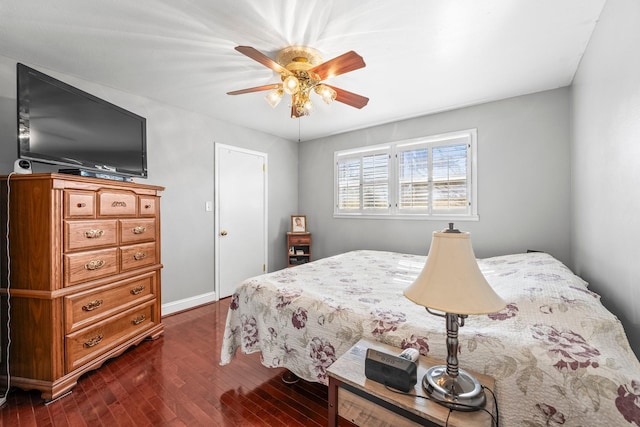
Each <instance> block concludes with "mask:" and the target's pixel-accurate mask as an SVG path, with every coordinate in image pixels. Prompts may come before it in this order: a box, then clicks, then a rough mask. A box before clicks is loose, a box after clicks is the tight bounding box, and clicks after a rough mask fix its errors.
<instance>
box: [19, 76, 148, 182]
mask: <svg viewBox="0 0 640 427" xmlns="http://www.w3.org/2000/svg"><path fill="white" fill-rule="evenodd" d="M17 75H18V82H17V83H18V85H17V88H18V93H17V101H18V105H17V106H18V157H19V158H21V159H27V160H32V161H34V162H42V163H49V164H54V165H60V166H63V167H65V168H70V169H71V170H76V171H88V172H90V173H96V174H97V175H98V176H102V175H103V174H104V175H107V176H109V175H114V176H116V177H117V176H121V177H142V178H146V177H147V152H146V150H147V141H146V119H145V118H144V117H141V116H139V115H137V114H134V113H132V112H131V111H127V110H125V109H123V108H120V107H118V106H117V105H114V104H112V103H110V102H107V101H105V100H103V99H100V98H98V97H96V96H93V95H91V94H89V93H87V92H84V91H82V90H80V89H78V88H75V87H73V86H71V85H68V84H66V83H64V82H61V81H60V80H57V79H55V78H53V77H51V76H48V75H46V74H43V73H41V72H40V71H37V70H34V69H32V68H30V67H27V66H26V65H24V64H18V65H17Z"/></svg>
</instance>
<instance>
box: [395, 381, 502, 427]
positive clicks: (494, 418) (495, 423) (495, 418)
mask: <svg viewBox="0 0 640 427" xmlns="http://www.w3.org/2000/svg"><path fill="white" fill-rule="evenodd" d="M384 386H385V388H386V389H387V390H389V391H392V392H394V393H397V394H402V395H405V396H411V397H419V398H421V399H425V400H430V401H432V402H435V403H437V404H440V403H439V402H438V401H437V400H434V399H431V398H430V397H429V396H423V395H420V394H413V393H406V392H404V391H402V390H397V389H395V388H393V387H391V386H389V385H388V384H385V385H384ZM482 389H483V390H487V391H489V393H491V397H493V407H494V408H495V414H494V413H492V412H490V411H489V410H488V409H486V408H484V407H477V406H471V405H464V404H461V403H457V405H458V406H464V407H467V408H469V409H473V410H479V411H484V412H486V413H487V414H489V416H490V417H491V426H492V427H499V426H500V412H499V411H498V399H497V398H496V395H495V393H494V392H493V390H491V389H490V388H489V387H486V386H482ZM454 411H455V409H453V408H449V413H448V414H447V419H446V421H445V425H444V427H448V426H449V417H450V416H451V413H452V412H454Z"/></svg>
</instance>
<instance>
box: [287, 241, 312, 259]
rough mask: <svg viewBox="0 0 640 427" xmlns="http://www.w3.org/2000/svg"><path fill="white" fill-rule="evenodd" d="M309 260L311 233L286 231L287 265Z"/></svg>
mask: <svg viewBox="0 0 640 427" xmlns="http://www.w3.org/2000/svg"><path fill="white" fill-rule="evenodd" d="M309 261H311V233H292V232H287V267H293V266H294V265H300V264H305V263H307V262H309Z"/></svg>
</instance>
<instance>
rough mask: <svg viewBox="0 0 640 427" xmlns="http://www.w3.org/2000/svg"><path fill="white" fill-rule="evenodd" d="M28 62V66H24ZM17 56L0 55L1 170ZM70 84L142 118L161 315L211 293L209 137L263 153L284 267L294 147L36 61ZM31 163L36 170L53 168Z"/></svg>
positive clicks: (273, 239)
mask: <svg viewBox="0 0 640 427" xmlns="http://www.w3.org/2000/svg"><path fill="white" fill-rule="evenodd" d="M27 65H31V64H27ZM15 66H16V60H15V59H12V58H7V57H3V56H0V174H6V173H9V172H11V171H12V170H13V162H14V160H15V159H16V144H17V142H16V100H15V94H16V72H15ZM34 68H37V69H39V70H41V71H43V72H44V73H46V74H49V75H52V76H53V77H56V78H58V79H60V80H63V81H65V82H67V83H69V84H72V85H74V86H76V87H79V88H80V89H82V90H85V91H87V92H89V93H92V94H94V95H96V96H98V97H100V98H103V99H106V100H107V101H110V102H112V103H114V104H116V105H120V106H122V107H123V108H126V109H128V110H131V111H133V112H135V113H137V114H140V115H142V116H144V117H146V118H147V148H148V169H149V178H148V179H147V180H144V179H140V180H137V181H139V182H141V183H149V184H156V185H162V186H164V187H166V190H165V192H164V193H163V196H162V205H161V210H162V262H163V264H164V269H163V272H162V303H163V306H164V307H165V310H164V312H167V311H173V310H177V309H184V308H188V307H189V306H193V305H197V304H199V303H203V302H207V301H208V300H210V298H211V293H212V292H213V291H214V283H213V280H214V272H213V258H214V253H213V250H214V241H213V237H214V234H213V231H214V229H213V226H214V218H213V212H205V201H208V200H210V201H213V200H214V181H213V178H214V173H213V154H214V149H213V147H214V142H219V143H224V144H228V145H235V146H239V147H243V148H247V149H252V150H256V151H261V152H265V153H267V154H268V162H269V171H268V184H269V189H268V191H269V200H268V206H269V212H268V216H269V224H268V233H269V265H268V269H269V271H273V270H276V269H280V268H283V267H284V266H285V265H286V259H285V247H286V243H285V233H286V231H287V230H288V228H289V218H290V215H291V214H292V213H295V212H296V211H297V207H298V204H297V193H298V188H297V186H296V185H292V183H297V180H298V176H297V173H298V170H297V161H298V144H297V143H296V142H291V141H287V140H284V139H282V138H278V137H274V136H271V135H267V134H263V133H260V132H255V131H251V130H249V129H245V128H241V127H238V126H234V125H230V124H228V123H225V122H221V121H219V120H215V119H212V118H209V117H205V116H203V115H200V114H196V113H193V112H189V111H185V110H181V109H178V108H174V107H171V106H168V105H165V104H161V103H158V102H155V101H153V100H150V99H147V98H143V97H140V96H137V95H132V94H128V93H124V92H121V91H117V90H114V89H111V88H108V87H104V86H100V85H97V84H93V83H91V82H87V81H83V80H80V79H77V78H75V77H73V76H65V75H61V74H59V73H56V72H55V71H53V70H47V69H44V68H42V67H38V66H34ZM56 170H57V168H55V167H51V166H49V165H40V164H34V172H50V171H56Z"/></svg>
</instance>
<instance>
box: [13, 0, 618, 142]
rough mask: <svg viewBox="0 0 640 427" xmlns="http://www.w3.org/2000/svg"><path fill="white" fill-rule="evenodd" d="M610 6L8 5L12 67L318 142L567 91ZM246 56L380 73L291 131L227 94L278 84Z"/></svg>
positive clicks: (317, 2)
mask: <svg viewBox="0 0 640 427" xmlns="http://www.w3.org/2000/svg"><path fill="white" fill-rule="evenodd" d="M605 1H606V0H397V1H391V0H297V1H296V0H252V1H247V0H55V1H53V0H48V1H47V0H0V55H4V56H8V57H10V58H15V59H16V60H18V61H23V62H26V63H28V64H29V65H34V66H35V68H38V67H42V68H44V69H49V70H54V71H57V72H60V73H63V74H67V75H73V76H76V77H79V78H82V79H84V80H88V81H91V82H94V83H99V84H102V85H105V86H109V87H113V88H117V89H120V90H123V91H126V92H130V93H135V94H137V95H142V96H144V97H147V98H151V99H154V100H157V101H160V102H163V103H166V104H170V105H174V106H177V107H180V108H184V109H187V110H191V111H196V112H199V113H202V114H206V115H208V116H211V117H215V118H218V119H222V120H225V121H228V122H232V123H236V124H239V125H242V126H245V127H248V128H253V129H257V130H260V131H263V132H267V133H270V134H273V135H278V136H281V137H284V138H287V139H292V140H298V137H299V136H300V137H301V139H302V140H309V139H315V138H318V137H322V136H326V135H332V134H337V133H341V132H345V131H349V130H354V129H359V128H364V127H369V126H372V125H376V124H382V123H388V122H392V121H397V120H401V119H406V118H410V117H416V116H421V115H425V114H430V113H434V112H438V111H444V110H449V109H453V108H459V107H462V106H467V105H473V104H477V103H482V102H487V101H492V100H497V99H503V98H508V97H512V96H517V95H522V94H527V93H533V92H538V91H542V90H547V89H553V88H558V87H563V86H567V85H569V84H571V81H572V79H573V75H574V73H575V71H576V69H577V67H578V64H579V62H580V58H581V57H582V54H583V53H584V51H585V49H586V46H587V44H588V42H589V38H590V36H591V33H592V32H593V30H594V27H595V25H596V22H597V20H598V17H599V15H600V12H601V10H602V8H603V6H604V3H605ZM237 45H249V46H253V47H255V48H256V49H258V50H260V51H261V52H263V53H265V54H267V55H268V56H271V57H272V58H275V54H276V52H277V51H278V50H279V49H281V48H283V47H286V46H290V45H307V46H311V47H314V48H316V49H318V50H319V51H320V52H321V53H322V55H323V59H324V60H325V61H326V60H329V59H331V58H334V57H336V56H338V55H340V54H342V53H344V52H347V51H349V50H354V51H356V52H357V53H359V54H360V55H361V56H362V57H363V58H364V60H365V62H366V64H367V66H366V67H365V68H363V69H360V70H356V71H353V72H351V73H347V74H344V75H341V76H338V77H335V78H333V79H330V80H328V81H327V82H328V83H330V84H332V85H334V86H338V87H340V88H343V89H346V90H348V91H351V92H355V93H358V94H361V95H364V96H367V97H368V98H370V101H369V104H368V105H367V106H366V107H364V108H363V109H362V110H358V109H355V108H352V107H349V106H347V105H344V104H340V103H338V102H334V103H333V104H332V105H329V106H326V105H324V104H323V103H322V102H321V101H320V100H319V99H317V101H316V102H315V103H314V106H315V110H314V113H313V114H312V115H311V116H309V117H303V118H302V119H291V118H289V113H290V111H289V108H288V106H287V105H286V102H285V101H284V100H283V102H282V103H281V104H280V105H279V106H278V107H276V108H275V109H272V108H271V107H269V105H267V103H266V102H265V101H264V100H263V97H264V95H265V94H266V92H258V93H252V94H244V95H237V96H229V95H226V92H228V91H231V90H236V89H243V88H247V87H253V86H259V85H264V84H268V83H275V82H279V78H278V76H277V75H276V74H275V73H273V72H272V71H271V70H269V69H268V68H266V67H264V66H263V65H261V64H259V63H258V62H256V61H253V60H251V59H249V58H248V57H246V56H244V55H242V54H240V53H238V52H236V51H235V50H234V49H233V48H234V47H235V46H237ZM42 68H41V69H42ZM44 69H43V70H42V71H45V72H46V70H44Z"/></svg>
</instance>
